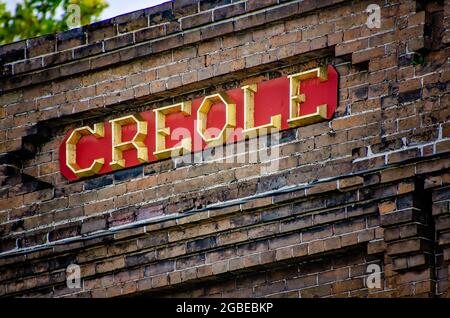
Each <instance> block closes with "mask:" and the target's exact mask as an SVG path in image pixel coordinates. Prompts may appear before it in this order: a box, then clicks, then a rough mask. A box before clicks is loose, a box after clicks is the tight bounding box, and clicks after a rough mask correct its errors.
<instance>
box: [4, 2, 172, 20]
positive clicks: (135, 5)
mask: <svg viewBox="0 0 450 318" xmlns="http://www.w3.org/2000/svg"><path fill="white" fill-rule="evenodd" d="M2 1H3V2H6V7H7V8H8V9H9V10H10V11H14V10H15V7H16V3H18V2H22V1H23V0H2ZM167 1H168V0H128V1H127V0H106V2H107V3H108V4H109V7H108V8H107V9H105V10H104V11H103V12H102V14H101V16H100V20H104V19H109V18H112V17H115V16H117V15H121V14H123V13H127V12H131V11H135V10H139V9H143V8H148V7H152V6H155V5H157V4H160V3H163V2H167Z"/></svg>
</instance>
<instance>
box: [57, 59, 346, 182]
mask: <svg viewBox="0 0 450 318" xmlns="http://www.w3.org/2000/svg"><path fill="white" fill-rule="evenodd" d="M337 100H338V74H337V72H336V70H335V69H334V67H333V66H331V65H328V66H323V67H318V68H314V69H311V70H308V71H305V72H301V73H297V74H292V75H289V76H287V77H282V78H277V79H273V80H269V81H265V82H261V83H258V84H252V85H246V86H243V87H241V88H236V89H232V90H229V91H226V92H219V93H216V94H213V95H209V96H205V97H203V98H196V99H194V100H191V101H185V102H181V103H178V104H175V105H170V106H165V107H161V108H157V109H154V110H152V111H146V112H142V113H137V114H131V115H127V116H124V117H120V118H116V119H112V120H109V121H107V122H101V123H96V124H94V125H93V126H92V127H89V126H84V127H80V128H76V129H73V130H71V131H69V132H68V133H67V135H66V137H65V138H64V140H63V142H62V143H61V145H60V156H59V160H60V169H61V173H62V175H64V176H65V177H66V178H67V179H69V180H70V181H73V180H77V179H79V178H84V177H89V176H93V175H96V174H104V173H108V172H111V171H114V170H119V169H125V168H129V167H133V166H136V165H140V164H143V163H148V162H153V161H157V160H161V159H166V158H170V157H173V156H178V155H183V154H187V153H189V152H197V151H201V150H203V149H205V148H206V147H215V146H218V145H222V144H225V143H233V142H237V141H240V140H244V139H245V138H252V137H256V136H258V135H261V134H266V133H270V132H271V131H279V130H285V129H289V128H292V127H299V126H305V125H310V124H313V123H316V122H320V121H324V120H330V119H331V118H332V117H333V114H334V112H335V110H336V106H337Z"/></svg>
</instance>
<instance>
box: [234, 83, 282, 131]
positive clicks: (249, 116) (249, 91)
mask: <svg viewBox="0 0 450 318" xmlns="http://www.w3.org/2000/svg"><path fill="white" fill-rule="evenodd" d="M242 89H243V90H244V130H243V131H242V133H243V134H244V136H245V137H246V138H252V137H256V136H259V135H262V134H267V133H270V132H272V131H273V130H280V129H281V115H280V114H279V115H275V116H271V117H270V123H268V124H265V125H261V126H258V127H255V93H256V92H257V85H256V84H252V85H246V86H243V87H242Z"/></svg>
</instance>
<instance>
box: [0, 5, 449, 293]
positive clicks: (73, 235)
mask: <svg viewBox="0 0 450 318" xmlns="http://www.w3.org/2000/svg"><path fill="white" fill-rule="evenodd" d="M372 3H376V4H378V5H380V6H381V15H382V20H381V28H379V29H369V28H368V27H367V26H366V20H367V13H366V12H365V9H366V8H367V6H368V5H369V4H372ZM449 8H450V3H449V1H448V0H444V1H414V0H398V1H387V2H386V1H375V0H370V1H348V0H334V1H333V0H328V1H327V0H324V1H312V0H311V1H309V0H304V1H282V0H278V1H277V0H270V1H251V0H247V1H231V0H219V1H208V0H205V1H203V0H180V1H174V2H168V3H165V4H162V5H159V6H156V7H152V8H148V9H145V10H140V11H136V12H133V13H130V14H126V15H123V16H119V17H116V18H113V19H110V20H106V21H102V22H98V23H94V24H91V25H88V26H86V27H81V28H78V29H73V30H70V31H66V32H62V33H58V34H54V35H48V36H43V37H38V38H34V39H28V40H24V41H20V42H16V43H13V44H8V45H5V46H2V47H0V63H1V65H2V66H3V67H2V73H1V77H0V153H1V155H0V165H1V166H0V169H1V171H2V174H1V176H0V182H1V191H0V295H1V296H29V297H32V296H45V297H73V296H76V297H113V296H120V295H130V294H133V295H134V294H136V295H154V296H155V295H157V296H181V295H184V296H219V297H220V296H223V297H228V296H249V297H264V296H288V297H291V296H293V297H299V296H300V297H314V296H319V297H330V296H333V297H340V296H347V297H348V296H369V297H401V296H416V297H423V296H424V297H447V296H448V295H449V292H448V281H449V279H448V277H449V274H450V263H449V261H450V223H449V220H450V215H449V206H450V173H449V168H450V167H449V166H450V160H449V157H450V147H449V146H450V122H449V117H450V116H449V114H450V108H449V89H448V87H449V79H450V72H449V64H448V63H449V61H448V56H449V52H450V49H449V47H448V44H449V42H450V33H449V30H450V18H449V16H450V15H449ZM324 64H333V65H334V66H335V67H336V69H337V70H338V73H339V76H340V77H339V105H338V108H337V110H336V114H335V116H334V118H333V119H332V120H331V121H330V122H323V123H318V124H314V125H310V126H305V127H300V128H294V129H290V130H287V131H284V132H283V133H282V138H281V140H280V141H279V144H277V145H272V147H278V148H279V149H280V157H279V158H278V159H277V160H278V163H279V167H280V169H278V170H277V171H268V172H267V173H264V174H262V173H261V167H264V166H267V164H268V162H265V161H262V162H259V163H254V164H250V163H247V164H226V165H225V164H222V163H201V164H186V163H182V162H181V161H176V160H175V161H172V160H164V161H159V162H156V163H151V164H145V165H142V166H138V167H135V168H131V169H125V170H121V171H117V172H115V173H111V174H107V175H103V176H98V177H91V178H88V179H84V180H81V181H76V182H72V183H69V182H68V181H67V180H66V179H65V178H64V177H62V176H61V174H60V173H59V161H58V156H59V150H58V147H59V144H60V142H61V141H62V139H63V138H64V136H65V134H66V133H67V131H69V130H70V129H71V128H74V127H79V126H81V125H92V124H93V123H95V122H99V121H103V120H106V119H109V118H115V117H117V116H118V115H126V114H131V113H135V112H138V111H144V110H151V109H153V108H156V107H161V106H164V105H170V104H172V103H174V102H177V101H183V100H187V99H190V98H193V97H199V96H204V95H205V94H208V93H211V92H216V91H219V90H222V89H225V88H226V89H229V88H235V87H240V86H242V85H244V84H249V83H257V82H260V81H264V80H267V79H271V78H275V77H279V76H285V75H287V74H292V73H294V72H298V71H301V70H306V69H310V68H312V67H315V66H318V65H324ZM196 156H203V157H204V158H209V159H211V158H212V157H214V155H212V154H211V153H210V152H208V151H204V152H203V153H200V154H196ZM287 189H289V190H287ZM236 199H239V200H236ZM71 263H76V264H78V265H80V266H81V272H82V281H83V288H82V289H81V290H74V289H69V288H67V286H66V267H67V266H68V265H69V264H71ZM370 264H377V265H379V266H380V267H381V269H382V286H381V288H377V289H369V288H368V286H366V279H367V277H368V273H367V271H366V269H367V266H368V265H370ZM199 286H200V287H199Z"/></svg>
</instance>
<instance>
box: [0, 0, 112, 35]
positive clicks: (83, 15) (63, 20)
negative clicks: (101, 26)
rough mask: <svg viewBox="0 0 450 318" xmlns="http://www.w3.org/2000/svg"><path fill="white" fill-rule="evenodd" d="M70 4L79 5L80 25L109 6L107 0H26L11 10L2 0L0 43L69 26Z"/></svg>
mask: <svg viewBox="0 0 450 318" xmlns="http://www.w3.org/2000/svg"><path fill="white" fill-rule="evenodd" d="M71 4H76V5H78V6H79V8H80V25H85V24H89V23H91V22H93V21H95V20H97V19H98V17H99V16H100V14H101V12H102V11H103V10H104V9H105V8H106V7H108V4H107V3H106V2H105V0H23V2H22V3H18V4H17V5H16V9H15V12H10V11H8V10H7V8H6V4H5V3H3V2H2V1H1V0H0V44H5V43H9V42H13V41H17V40H20V39H26V38H31V37H35V36H38V35H43V34H48V33H53V32H58V31H64V30H67V29H69V26H68V24H67V20H68V18H70V15H71V14H73V12H71V11H70V10H67V8H68V7H69V6H70V5H71Z"/></svg>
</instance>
